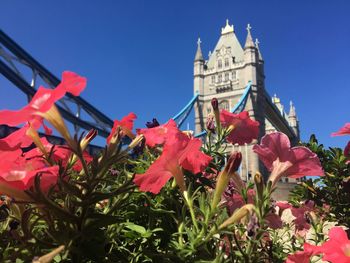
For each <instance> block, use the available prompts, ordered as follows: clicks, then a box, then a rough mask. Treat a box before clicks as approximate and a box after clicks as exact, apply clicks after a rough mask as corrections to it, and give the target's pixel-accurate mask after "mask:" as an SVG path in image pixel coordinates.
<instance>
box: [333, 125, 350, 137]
mask: <svg viewBox="0 0 350 263" xmlns="http://www.w3.org/2000/svg"><path fill="white" fill-rule="evenodd" d="M331 135H332V136H341V135H350V122H348V123H345V125H344V126H343V127H341V128H340V129H339V131H337V132H333V133H332V134H331Z"/></svg>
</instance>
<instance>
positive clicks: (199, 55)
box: [194, 38, 204, 61]
mask: <svg viewBox="0 0 350 263" xmlns="http://www.w3.org/2000/svg"><path fill="white" fill-rule="evenodd" d="M201 43H202V41H201V39H200V38H198V41H197V52H196V56H195V57H194V61H204V58H203V54H202V49H201Z"/></svg>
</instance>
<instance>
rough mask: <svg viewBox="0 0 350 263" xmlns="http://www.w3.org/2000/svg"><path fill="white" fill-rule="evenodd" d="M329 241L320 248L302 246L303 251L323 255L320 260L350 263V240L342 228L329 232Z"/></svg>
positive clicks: (308, 245) (307, 245) (335, 228)
mask: <svg viewBox="0 0 350 263" xmlns="http://www.w3.org/2000/svg"><path fill="white" fill-rule="evenodd" d="M328 236H329V240H328V241H326V242H325V243H323V244H322V245H321V246H313V245H310V244H308V243H305V244H304V250H305V251H312V253H313V254H314V255H315V254H323V257H322V260H324V261H330V262H334V263H350V240H349V239H348V236H347V234H346V232H345V231H344V229H343V228H341V227H333V228H332V229H331V230H330V231H329V234H328Z"/></svg>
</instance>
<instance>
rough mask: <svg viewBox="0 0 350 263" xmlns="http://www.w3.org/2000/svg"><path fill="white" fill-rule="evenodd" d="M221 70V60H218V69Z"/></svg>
mask: <svg viewBox="0 0 350 263" xmlns="http://www.w3.org/2000/svg"><path fill="white" fill-rule="evenodd" d="M221 68H222V60H221V59H219V60H218V69H221Z"/></svg>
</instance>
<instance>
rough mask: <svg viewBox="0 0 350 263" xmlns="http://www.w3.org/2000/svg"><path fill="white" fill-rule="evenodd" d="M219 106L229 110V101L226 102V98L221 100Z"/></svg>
mask: <svg viewBox="0 0 350 263" xmlns="http://www.w3.org/2000/svg"><path fill="white" fill-rule="evenodd" d="M219 108H220V109H221V110H227V111H229V110H230V105H229V103H228V101H227V100H223V101H222V102H220V104H219Z"/></svg>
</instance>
